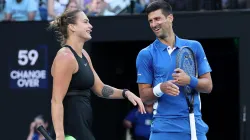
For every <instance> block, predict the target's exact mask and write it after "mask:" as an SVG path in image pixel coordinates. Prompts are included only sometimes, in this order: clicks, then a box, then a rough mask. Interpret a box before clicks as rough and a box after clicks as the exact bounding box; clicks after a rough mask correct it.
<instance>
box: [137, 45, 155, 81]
mask: <svg viewBox="0 0 250 140" xmlns="http://www.w3.org/2000/svg"><path fill="white" fill-rule="evenodd" d="M136 69H137V83H142V84H152V83H153V69H152V56H151V54H150V51H149V50H147V49H143V50H141V51H140V52H139V54H138V56H137V58H136Z"/></svg>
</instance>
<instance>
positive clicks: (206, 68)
mask: <svg viewBox="0 0 250 140" xmlns="http://www.w3.org/2000/svg"><path fill="white" fill-rule="evenodd" d="M195 45H196V48H197V50H196V58H197V65H198V75H199V76H201V75H203V74H206V73H208V72H211V71H212V69H211V67H210V65H209V63H208V59H207V57H206V54H205V52H204V49H203V47H202V45H201V44H200V42H198V41H196V42H195Z"/></svg>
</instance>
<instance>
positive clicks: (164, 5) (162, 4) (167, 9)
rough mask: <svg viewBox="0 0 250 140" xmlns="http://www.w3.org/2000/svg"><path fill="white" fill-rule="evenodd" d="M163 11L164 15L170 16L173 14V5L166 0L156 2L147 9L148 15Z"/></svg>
mask: <svg viewBox="0 0 250 140" xmlns="http://www.w3.org/2000/svg"><path fill="white" fill-rule="evenodd" d="M159 9H161V10H162V13H163V14H164V15H165V16H168V15H169V14H172V7H171V5H170V4H169V3H168V2H167V1H166V0H155V1H153V2H151V3H150V4H149V5H148V6H147V7H146V10H145V11H146V13H147V15H148V14H149V13H151V12H154V11H156V10H159Z"/></svg>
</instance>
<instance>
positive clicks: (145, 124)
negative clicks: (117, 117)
mask: <svg viewBox="0 0 250 140" xmlns="http://www.w3.org/2000/svg"><path fill="white" fill-rule="evenodd" d="M152 119H153V113H146V114H141V113H140V112H138V109H137V108H134V109H133V110H131V111H130V112H129V114H128V115H127V116H126V118H125V120H128V121H130V122H131V123H133V125H134V126H135V135H136V136H141V137H145V138H149V135H150V126H151V122H152Z"/></svg>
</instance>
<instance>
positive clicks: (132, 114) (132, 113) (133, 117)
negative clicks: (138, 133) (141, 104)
mask: <svg viewBox="0 0 250 140" xmlns="http://www.w3.org/2000/svg"><path fill="white" fill-rule="evenodd" d="M136 112H137V108H134V109H133V110H131V111H130V112H129V113H128V115H127V116H126V117H125V120H127V121H130V122H132V123H134V122H135V120H136V115H135V114H136Z"/></svg>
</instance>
